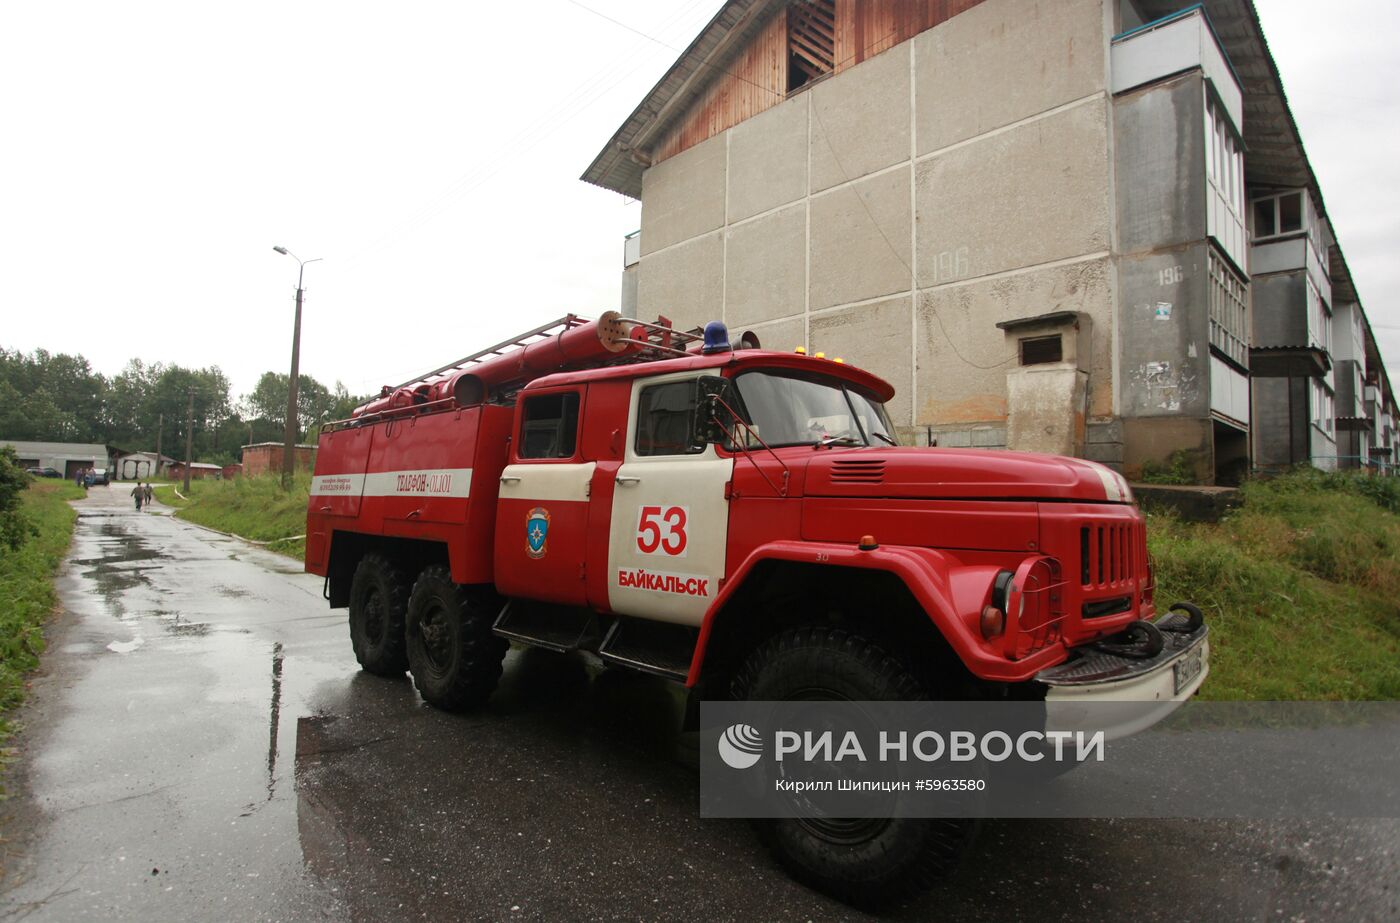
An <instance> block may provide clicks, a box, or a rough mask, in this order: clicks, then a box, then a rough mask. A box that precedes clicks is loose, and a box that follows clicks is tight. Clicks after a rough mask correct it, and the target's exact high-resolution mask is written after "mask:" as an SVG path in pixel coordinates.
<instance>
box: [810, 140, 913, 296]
mask: <svg viewBox="0 0 1400 923" xmlns="http://www.w3.org/2000/svg"><path fill="white" fill-rule="evenodd" d="M811 228H812V230H811V260H812V263H811V286H812V290H811V301H810V307H811V308H812V309H813V310H816V309H818V308H829V307H834V306H836V305H840V304H846V303H848V302H852V301H865V300H868V299H871V298H878V297H880V296H881V295H890V294H893V293H895V292H901V291H908V290H909V281H910V276H909V169H908V168H907V167H905V168H904V169H899V170H891V171H890V172H888V173H882V174H880V175H879V176H873V177H870V178H869V179H865V180H861V181H860V182H858V183H853V184H851V185H849V186H843V187H841V188H840V189H836V190H833V191H832V192H829V193H826V194H824V195H821V196H818V197H816V198H813V199H812V223H811Z"/></svg>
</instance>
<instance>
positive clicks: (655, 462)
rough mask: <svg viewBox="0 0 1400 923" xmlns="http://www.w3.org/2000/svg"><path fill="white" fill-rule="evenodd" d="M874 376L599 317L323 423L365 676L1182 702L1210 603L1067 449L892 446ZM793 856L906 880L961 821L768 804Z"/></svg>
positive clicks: (435, 693) (944, 854)
mask: <svg viewBox="0 0 1400 923" xmlns="http://www.w3.org/2000/svg"><path fill="white" fill-rule="evenodd" d="M893 393H894V389H893V387H891V385H890V384H889V383H888V382H885V381H883V380H882V379H880V378H878V377H876V376H875V375H872V374H870V373H868V372H865V371H862V370H861V369H858V368H854V367H852V366H850V365H847V364H844V363H842V362H841V361H840V360H839V359H826V358H823V357H822V356H821V355H820V354H818V355H815V356H808V355H804V354H801V353H800V352H798V353H787V352H775V351H767V350H763V349H760V348H757V341H756V339H755V338H754V337H752V335H750V334H745V336H744V337H743V338H742V339H741V341H740V342H739V343H738V344H737V346H736V347H731V345H730V344H729V342H728V334H727V332H726V331H725V330H724V328H723V326H722V325H720V324H711V325H709V326H708V327H707V328H706V329H705V331H704V333H703V334H701V333H696V332H688V333H683V332H680V331H677V330H673V329H671V325H670V324H669V322H667V321H666V320H665V319H664V318H662V319H658V321H656V322H654V323H644V322H641V321H636V320H632V319H628V318H623V317H620V316H618V315H617V314H615V313H612V312H609V313H607V314H605V315H604V316H603V317H602V318H601V319H599V320H597V321H585V320H583V319H580V318H578V317H574V316H569V317H566V318H563V319H561V320H560V321H558V322H556V323H555V324H551V325H547V326H546V327H541V328H539V329H536V330H532V331H530V332H528V333H526V334H524V335H522V336H520V337H516V338H513V339H512V340H510V341H508V342H505V343H501V344H498V345H496V346H493V347H491V348H490V349H487V350H483V351H481V352H479V353H477V354H475V355H473V356H469V357H466V358H464V359H462V360H459V361H457V362H453V363H450V364H449V365H447V366H444V367H442V368H439V369H435V370H434V371H433V372H430V373H428V374H427V375H424V376H422V377H421V378H419V379H416V380H414V381H410V382H406V383H404V384H403V385H401V386H398V387H394V388H387V387H386V388H385V389H384V390H383V391H382V392H381V394H380V396H379V397H377V398H376V399H375V400H373V401H370V402H369V403H367V404H365V405H364V406H362V407H360V408H358V409H357V410H356V411H355V413H354V415H353V416H352V417H351V418H350V419H348V420H345V421H341V422H337V423H333V424H331V425H328V426H326V427H325V428H324V429H323V430H322V432H321V436H320V446H319V451H318V452H317V456H316V470H315V474H314V480H313V484H312V488H311V500H310V505H309V508H308V511H307V529H306V533H307V543H306V569H307V570H308V571H310V572H312V573H315V574H319V575H322V576H324V577H325V578H326V595H327V598H328V599H329V600H330V605H331V606H332V607H333V608H334V607H343V606H348V607H349V623H350V639H351V644H352V646H353V648H354V652H355V656H356V658H357V659H358V661H359V663H360V664H361V666H362V667H363V668H364V669H365V670H368V671H370V672H373V673H379V674H384V675H402V674H403V671H404V670H405V669H407V670H409V671H410V672H411V673H412V676H413V680H414V682H415V684H416V686H417V688H418V691H419V693H420V694H421V695H422V697H423V698H424V699H425V700H426V701H427V702H429V703H431V704H433V705H436V706H439V707H442V708H448V709H459V708H467V707H471V706H476V705H479V704H481V703H482V702H484V701H485V700H486V699H487V698H488V697H489V696H490V695H491V692H492V690H493V689H494V687H495V685H496V683H497V680H498V678H499V677H500V674H501V664H502V659H503V658H504V656H505V653H506V650H507V648H508V645H509V642H512V641H514V642H517V643H519V644H524V645H533V646H537V647H542V648H548V649H551V650H555V651H574V650H581V651H586V652H590V653H591V654H593V655H596V657H598V658H600V659H601V660H602V661H604V662H605V663H607V664H610V665H616V666H621V667H627V668H632V669H636V670H643V671H646V672H649V673H653V674H658V675H660V676H663V677H667V678H669V679H672V680H675V681H676V682H678V683H684V684H685V685H686V686H687V687H690V689H691V695H692V698H737V699H758V700H780V699H788V698H800V697H807V698H840V699H854V700H879V699H891V698H914V699H921V698H939V699H969V698H976V699H985V698H993V699H996V698H1012V699H1018V700H1019V699H1041V698H1043V699H1047V700H1050V699H1057V698H1061V699H1077V700H1082V701H1092V700H1095V699H1112V700H1122V699H1133V700H1143V699H1146V700H1160V701H1161V702H1163V703H1164V704H1169V703H1172V702H1180V701H1182V700H1184V699H1186V698H1187V697H1189V696H1190V695H1192V694H1193V693H1194V692H1195V691H1196V690H1197V688H1199V686H1200V684H1201V682H1202V680H1203V679H1204V678H1205V675H1206V673H1207V669H1208V667H1207V655H1208V645H1207V642H1206V631H1207V629H1206V627H1205V626H1204V624H1203V620H1202V617H1201V613H1200V611H1199V610H1198V609H1196V608H1195V607H1194V606H1191V605H1189V604H1178V605H1174V606H1172V607H1171V608H1172V611H1171V612H1169V613H1167V614H1165V615H1164V616H1163V617H1161V618H1158V614H1157V610H1156V608H1155V605H1154V599H1153V588H1154V585H1153V577H1152V569H1151V563H1150V561H1149V559H1148V555H1147V546H1146V540H1145V535H1144V528H1143V517H1142V515H1141V514H1140V513H1139V511H1138V509H1137V507H1136V506H1135V504H1134V502H1133V497H1132V494H1131V492H1130V490H1129V488H1128V485H1127V483H1126V482H1125V481H1124V480H1123V478H1122V477H1120V476H1119V475H1118V474H1117V473H1115V472H1114V471H1112V470H1110V469H1108V468H1106V467H1103V466H1101V465H1098V464H1094V463H1092V462H1088V461H1083V460H1080V459H1075V458H1063V457H1055V456H1047V455H1031V454H1023V453H1016V452H985V451H970V450H958V449H941V448H913V447H905V446H900V445H899V444H898V442H897V440H896V437H895V430H894V428H893V427H892V426H891V424H890V421H889V418H888V417H887V416H886V414H885V410H884V404H885V402H886V401H888V400H889V399H890V398H891V397H892V396H893ZM764 823H765V826H764V828H763V829H764V837H765V840H766V841H767V842H768V843H769V844H770V846H771V847H772V849H773V850H774V852H775V853H776V854H777V856H778V858H779V859H780V860H781V861H782V862H783V864H784V865H785V866H787V868H788V869H789V870H790V871H792V872H794V873H795V874H796V875H798V876H799V877H800V878H802V879H803V880H806V881H808V882H810V883H813V884H815V885H817V886H819V887H822V888H825V889H826V890H829V891H832V892H834V893H837V894H839V895H841V896H844V897H848V898H854V899H864V898H869V897H871V896H872V895H875V894H879V895H883V896H895V895H898V894H899V893H904V892H907V891H909V890H912V889H914V888H917V887H918V886H920V885H922V884H923V883H926V882H927V881H928V880H929V878H930V876H931V875H932V874H933V873H935V872H936V871H938V870H939V868H940V867H942V866H944V865H946V864H947V863H948V862H949V861H950V860H951V859H952V858H954V857H955V856H956V855H957V854H958V853H959V852H960V851H961V849H962V847H963V846H964V845H965V844H966V842H967V839H968V836H969V835H970V833H969V831H970V827H969V826H968V825H967V824H965V823H962V822H957V821H932V820H917V819H896V820H885V821H880V822H862V823H855V824H853V823H852V822H848V821H832V822H830V823H821V822H816V821H806V820H804V821H796V820H772V821H768V822H764Z"/></svg>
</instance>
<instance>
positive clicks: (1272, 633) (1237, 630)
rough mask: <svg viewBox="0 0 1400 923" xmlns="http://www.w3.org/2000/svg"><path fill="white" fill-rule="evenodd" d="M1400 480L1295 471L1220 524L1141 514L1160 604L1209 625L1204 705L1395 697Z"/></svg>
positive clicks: (1249, 497)
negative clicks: (1198, 613) (1201, 613)
mask: <svg viewBox="0 0 1400 923" xmlns="http://www.w3.org/2000/svg"><path fill="white" fill-rule="evenodd" d="M1397 501H1400V482H1396V481H1395V480H1393V479H1386V480H1378V479H1373V478H1367V477H1363V476H1346V475H1336V474H1333V475H1327V474H1322V473H1320V472H1313V471H1303V472H1298V473H1295V474H1291V475H1288V476H1286V477H1281V478H1276V479H1273V480H1269V481H1253V482H1249V483H1247V484H1246V485H1245V486H1244V504H1243V506H1242V507H1241V508H1240V509H1238V510H1236V511H1234V512H1233V513H1231V514H1230V515H1229V516H1228V517H1227V518H1226V519H1225V520H1224V521H1223V522H1221V523H1220V524H1218V525H1202V524H1187V523H1183V522H1181V521H1179V520H1177V519H1176V518H1174V517H1172V516H1170V515H1166V514H1162V513H1149V514H1148V544H1149V546H1150V548H1151V550H1152V555H1153V559H1154V562H1155V565H1156V572H1157V584H1158V589H1157V599H1158V605H1159V607H1163V606H1165V605H1167V604H1170V603H1171V602H1173V601H1175V600H1178V599H1186V600H1191V601H1193V602H1196V603H1197V604H1199V605H1200V606H1201V607H1202V608H1203V609H1205V611H1206V616H1207V621H1208V623H1209V624H1210V626H1211V676H1210V678H1209V679H1208V680H1207V681H1206V684H1205V686H1204V687H1203V689H1202V693H1201V695H1202V697H1203V698H1208V699H1329V700H1332V699H1336V700H1354V699H1400V515H1397V513H1396V512H1395V510H1400V502H1397Z"/></svg>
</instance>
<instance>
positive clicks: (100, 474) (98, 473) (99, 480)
mask: <svg viewBox="0 0 1400 923" xmlns="http://www.w3.org/2000/svg"><path fill="white" fill-rule="evenodd" d="M91 478H92V480H90V481H88V486H92V485H93V484H110V483H112V478H111V475H109V474H108V473H107V469H106V468H93V469H92V474H91Z"/></svg>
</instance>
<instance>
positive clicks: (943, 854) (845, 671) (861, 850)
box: [733, 628, 977, 906]
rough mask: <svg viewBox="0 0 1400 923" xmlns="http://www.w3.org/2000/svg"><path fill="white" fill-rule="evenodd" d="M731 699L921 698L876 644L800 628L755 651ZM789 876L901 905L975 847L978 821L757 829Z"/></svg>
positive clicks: (871, 901)
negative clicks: (974, 840)
mask: <svg viewBox="0 0 1400 923" xmlns="http://www.w3.org/2000/svg"><path fill="white" fill-rule="evenodd" d="M733 694H734V698H736V699H752V700H757V701H779V700H785V699H786V700H791V699H801V700H821V699H848V700H853V701H887V700H904V699H923V698H927V697H928V694H927V692H926V691H925V689H924V687H923V685H922V684H920V682H919V681H918V679H917V678H916V677H915V675H914V673H913V672H912V671H911V670H910V669H909V668H908V666H906V665H905V664H904V663H903V662H902V661H900V660H899V659H898V658H896V657H894V656H892V655H891V654H889V653H888V652H886V651H885V650H884V649H883V648H881V647H880V646H878V645H877V644H875V643H873V642H871V641H869V640H867V639H865V638H862V637H860V636H859V635H854V634H851V633H849V632H846V631H842V630H839V629H828V628H798V629H791V630H788V631H785V632H783V633H782V634H779V635H778V636H777V637H775V638H773V639H772V640H770V641H768V642H767V643H766V644H764V645H763V646H762V647H760V648H759V649H758V650H757V651H755V652H754V653H753V654H752V655H751V656H750V657H749V658H748V660H747V661H746V662H745V664H744V666H743V667H742V668H741V669H740V670H739V672H738V674H737V676H736V677H735V680H734V685H733ZM755 825H756V827H757V828H758V833H759V836H760V838H761V839H762V840H763V842H764V845H766V846H767V847H768V849H769V850H770V851H771V852H772V853H773V855H774V857H775V858H777V860H778V862H779V863H781V864H782V866H783V867H784V868H785V869H786V870H787V871H788V873H789V874H790V875H792V876H793V877H794V878H796V879H797V880H798V881H801V882H802V883H804V884H806V885H808V886H810V887H813V888H816V889H817V890H819V891H824V892H826V893H828V894H831V895H833V896H835V897H837V898H839V899H841V900H844V901H847V902H850V903H853V904H860V905H866V906H870V905H880V904H888V903H892V902H897V901H899V900H902V899H904V898H907V897H910V896H912V895H914V894H916V893H918V892H920V891H923V890H925V889H926V888H928V887H929V886H931V885H932V884H933V883H934V882H935V881H937V879H938V878H939V877H941V876H942V875H944V874H946V873H947V872H949V871H950V870H952V868H953V867H954V866H956V865H957V862H958V860H959V859H961V857H962V855H963V854H964V853H965V852H966V851H967V849H968V847H969V846H971V844H972V840H973V837H974V836H975V834H976V830H977V822H976V821H974V820H963V819H956V818H954V819H929V818H911V817H903V818H885V819H875V818H865V819H862V818H851V819H836V818H831V819H828V818H781V819H764V820H759V821H755Z"/></svg>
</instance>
